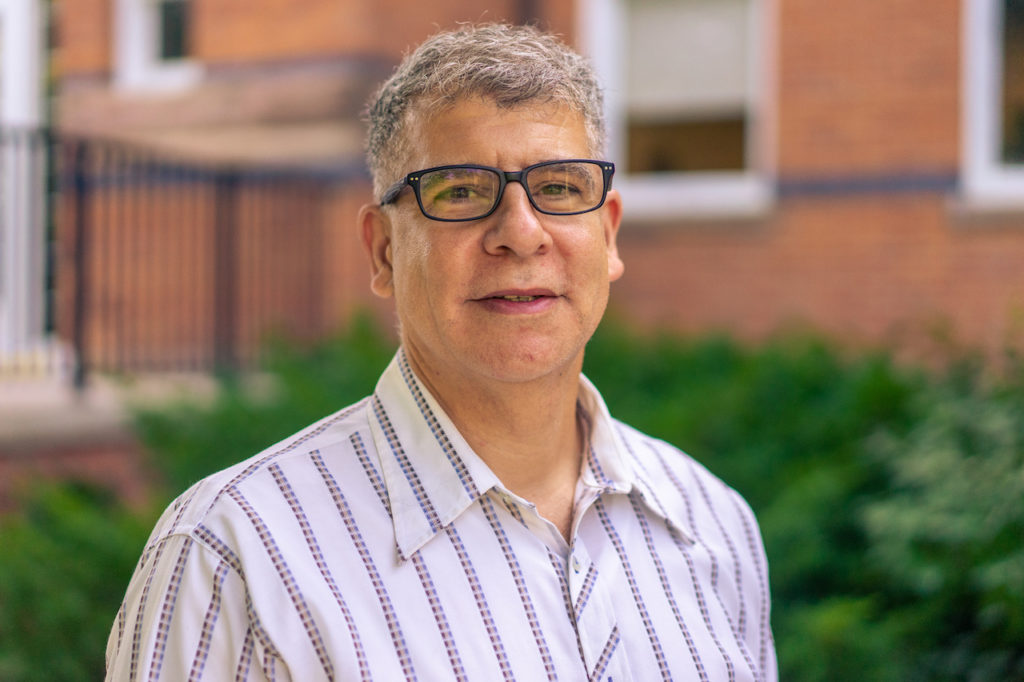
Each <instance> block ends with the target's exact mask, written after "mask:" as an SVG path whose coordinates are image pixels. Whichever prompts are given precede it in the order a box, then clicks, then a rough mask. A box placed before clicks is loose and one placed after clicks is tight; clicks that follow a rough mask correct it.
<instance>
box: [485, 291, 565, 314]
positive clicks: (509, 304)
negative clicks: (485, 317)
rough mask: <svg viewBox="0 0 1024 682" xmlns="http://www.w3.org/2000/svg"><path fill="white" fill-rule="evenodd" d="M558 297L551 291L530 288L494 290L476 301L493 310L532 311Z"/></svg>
mask: <svg viewBox="0 0 1024 682" xmlns="http://www.w3.org/2000/svg"><path fill="white" fill-rule="evenodd" d="M558 298H559V297H558V296H556V295H555V293H554V292H553V291H549V290H547V289H531V290H528V291H495V292H494V293H492V294H488V295H486V296H483V297H481V298H478V299H476V301H477V302H478V303H482V304H484V306H485V307H487V308H488V309H490V310H492V311H494V312H500V313H533V312H541V311H543V310H546V309H547V308H548V307H550V306H551V305H553V304H554V303H555V301H557V300H558Z"/></svg>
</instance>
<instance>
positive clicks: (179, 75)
mask: <svg viewBox="0 0 1024 682" xmlns="http://www.w3.org/2000/svg"><path fill="white" fill-rule="evenodd" d="M158 20H159V17H158V16H157V6H156V2H155V0H117V4H116V7H115V12H114V22H115V25H114V35H115V40H116V49H115V66H114V72H115V84H116V85H117V87H118V88H120V89H122V90H130V91H135V92H169V91H170V92H173V91H180V90H187V89H188V88H191V87H194V86H195V85H196V84H197V83H199V81H200V80H202V77H203V66H202V64H201V63H199V62H198V61H196V60H195V59H188V58H186V59H174V60H163V59H160V56H159V31H158V30H157V29H158V26H157V21H158Z"/></svg>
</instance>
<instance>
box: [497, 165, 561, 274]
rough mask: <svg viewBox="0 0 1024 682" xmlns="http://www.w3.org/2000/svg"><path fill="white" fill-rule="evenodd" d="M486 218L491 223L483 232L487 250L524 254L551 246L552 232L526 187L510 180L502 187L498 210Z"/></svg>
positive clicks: (527, 254) (539, 251) (545, 250)
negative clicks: (535, 206) (544, 222)
mask: <svg viewBox="0 0 1024 682" xmlns="http://www.w3.org/2000/svg"><path fill="white" fill-rule="evenodd" d="M487 220H488V221H490V222H491V225H490V226H489V228H488V230H487V233H486V234H485V235H484V249H485V250H486V251H487V253H490V254H493V255H503V254H507V253H514V254H515V255H517V256H520V257H526V256H531V255H534V254H539V253H546V252H547V251H548V249H550V248H551V234H550V233H549V232H548V231H547V229H546V228H545V227H544V225H543V224H542V223H541V220H540V215H539V214H538V213H537V211H536V210H534V208H533V204H531V203H530V199H529V197H527V196H526V190H525V189H524V188H523V186H522V185H521V184H520V183H518V182H509V183H508V184H507V185H506V186H505V195H504V196H503V197H502V198H501V203H499V204H498V210H496V211H495V212H494V213H493V214H491V216H490V217H488V218H487Z"/></svg>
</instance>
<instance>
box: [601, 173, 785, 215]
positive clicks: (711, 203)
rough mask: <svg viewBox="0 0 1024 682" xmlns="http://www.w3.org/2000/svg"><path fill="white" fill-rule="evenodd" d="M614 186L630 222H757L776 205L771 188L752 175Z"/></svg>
mask: <svg viewBox="0 0 1024 682" xmlns="http://www.w3.org/2000/svg"><path fill="white" fill-rule="evenodd" d="M613 186H614V187H615V188H616V189H618V190H619V192H620V193H621V194H622V201H623V210H624V213H625V215H626V216H627V217H628V218H629V219H630V220H641V221H661V220H670V219H688V220H689V219H694V218H698V219H733V218H757V217H761V216H764V215H766V214H767V213H768V212H769V211H770V210H771V208H772V204H773V192H772V188H771V184H770V183H769V182H768V180H767V179H766V178H764V177H760V176H757V175H754V174H752V173H665V174H658V175H632V176H629V175H626V176H623V177H621V178H616V179H615V184H614V185H613Z"/></svg>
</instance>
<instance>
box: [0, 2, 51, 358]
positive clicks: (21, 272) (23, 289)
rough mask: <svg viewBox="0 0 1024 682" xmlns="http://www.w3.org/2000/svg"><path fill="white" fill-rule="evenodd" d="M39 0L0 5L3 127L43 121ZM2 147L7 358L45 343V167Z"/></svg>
mask: <svg viewBox="0 0 1024 682" xmlns="http://www.w3.org/2000/svg"><path fill="white" fill-rule="evenodd" d="M41 19H42V17H41V12H40V7H39V3H38V2H37V1H36V0H0V126H2V128H3V129H4V130H5V131H10V130H15V129H24V130H32V129H37V128H38V127H39V125H40V123H41V121H42V116H41V112H42V99H43V95H42V92H43V85H42V84H43V80H42V63H43V58H44V55H43V35H42V31H43V27H42V21H41ZM22 144H23V143H21V142H20V141H16V142H15V143H14V144H11V138H10V137H9V136H8V137H7V140H5V142H4V144H3V145H2V146H0V356H2V355H3V354H10V353H13V352H26V351H30V350H31V349H33V348H34V347H37V346H40V347H41V346H42V343H43V340H44V332H45V330H44V324H45V320H44V286H45V281H44V279H45V274H46V270H45V260H44V259H45V240H46V235H45V229H46V226H45V223H44V221H43V211H42V209H43V195H44V190H45V188H44V186H43V182H44V178H45V175H44V168H43V166H42V164H41V163H34V164H33V163H31V160H30V157H31V155H32V154H33V153H35V152H32V151H30V150H29V149H27V148H20V147H21V146H22Z"/></svg>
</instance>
